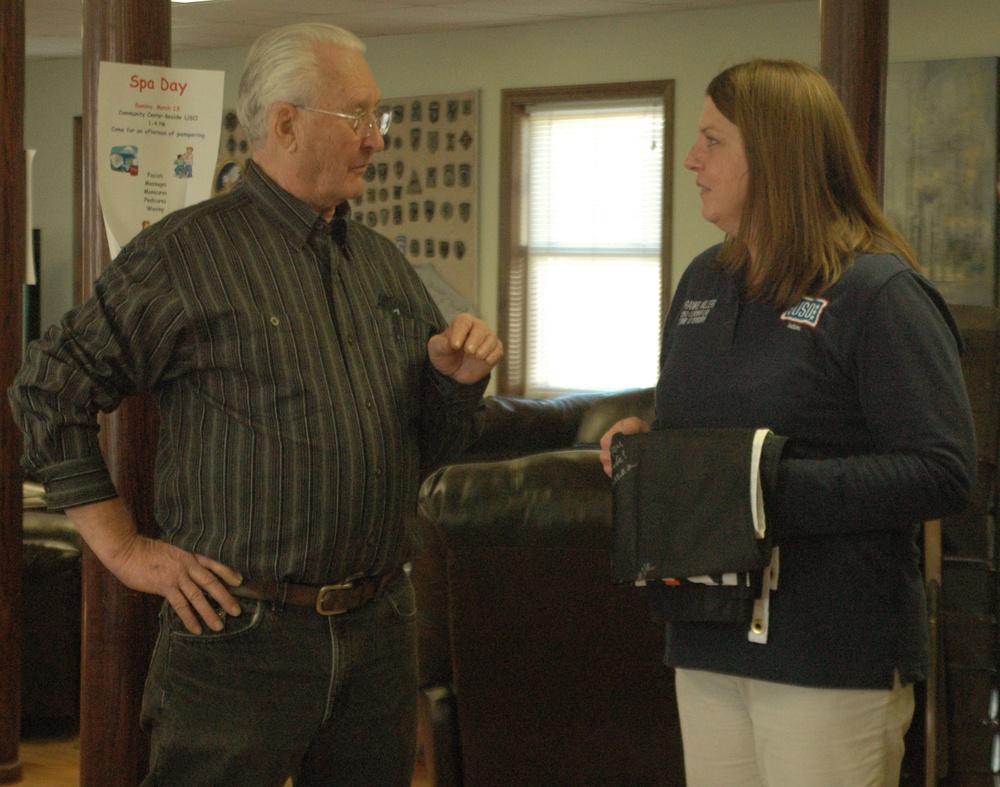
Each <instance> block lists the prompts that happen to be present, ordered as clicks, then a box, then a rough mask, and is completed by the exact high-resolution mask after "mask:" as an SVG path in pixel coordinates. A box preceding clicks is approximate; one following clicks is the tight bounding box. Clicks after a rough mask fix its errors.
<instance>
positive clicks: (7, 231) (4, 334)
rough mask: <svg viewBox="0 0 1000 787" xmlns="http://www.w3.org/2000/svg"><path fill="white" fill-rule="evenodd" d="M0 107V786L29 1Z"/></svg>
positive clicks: (12, 667) (12, 40)
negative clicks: (12, 387) (9, 397)
mask: <svg viewBox="0 0 1000 787" xmlns="http://www.w3.org/2000/svg"><path fill="white" fill-rule="evenodd" d="M0 107H2V108H3V109H2V111H0V173H3V174H2V176H0V347H2V348H3V350H2V351H0V782H13V781H19V780H20V778H21V763H20V759H19V755H18V740H19V739H20V737H21V650H22V642H23V618H22V614H21V611H22V608H23V601H22V591H21V572H22V562H21V550H22V546H21V507H22V497H21V450H22V449H21V435H20V432H19V431H18V430H17V427H15V426H14V421H13V419H12V418H11V415H10V408H9V407H8V406H7V396H6V392H7V389H8V388H9V387H10V384H11V382H12V381H13V379H14V375H15V374H17V370H18V368H19V367H20V366H21V342H22V337H23V336H24V333H23V330H24V329H23V323H24V314H23V311H22V306H21V304H22V296H23V292H24V290H23V287H24V267H25V266H24V256H25V237H26V235H25V233H26V228H25V221H26V213H25V203H24V200H25V194H26V189H25V180H24V178H25V166H24V0H4V2H3V3H0Z"/></svg>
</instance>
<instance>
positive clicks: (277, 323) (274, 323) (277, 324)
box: [268, 314, 281, 328]
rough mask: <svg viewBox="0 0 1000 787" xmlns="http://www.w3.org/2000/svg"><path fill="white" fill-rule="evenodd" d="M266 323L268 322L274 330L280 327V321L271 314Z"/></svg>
mask: <svg viewBox="0 0 1000 787" xmlns="http://www.w3.org/2000/svg"><path fill="white" fill-rule="evenodd" d="M268 322H270V323H271V325H273V326H274V327H275V328H277V327H278V326H279V325H281V320H279V319H278V318H277V317H275V316H274V315H273V314H272V315H271V319H270V320H269V321H268Z"/></svg>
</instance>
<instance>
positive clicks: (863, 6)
mask: <svg viewBox="0 0 1000 787" xmlns="http://www.w3.org/2000/svg"><path fill="white" fill-rule="evenodd" d="M820 17H821V18H820V29H821V39H820V67H821V70H822V71H823V74H824V75H825V76H826V78H827V79H829V80H830V82H832V83H833V86H834V87H835V88H836V89H837V93H838V94H839V95H840V100H841V101H843V103H844V106H845V107H846V109H847V114H848V116H849V117H850V118H851V122H852V123H853V124H854V130H855V131H856V132H857V134H858V138H859V139H860V140H861V147H862V150H863V151H864V153H865V158H866V160H867V161H868V168H869V169H870V170H871V173H872V178H873V179H874V183H875V189H876V192H877V193H878V195H879V198H880V199H881V196H882V180H883V175H884V173H883V160H884V158H885V81H886V69H887V67H888V63H889V0H821V2H820Z"/></svg>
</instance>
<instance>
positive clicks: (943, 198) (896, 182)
mask: <svg viewBox="0 0 1000 787" xmlns="http://www.w3.org/2000/svg"><path fill="white" fill-rule="evenodd" d="M997 69H998V58H996V57H983V58H967V59H961V60H931V61H922V62H914V63H890V64H889V67H888V79H887V83H886V144H885V196H884V204H885V210H886V213H887V215H888V216H889V220H890V221H892V223H893V224H894V225H895V226H896V227H898V228H899V229H900V230H901V231H902V232H903V234H904V235H905V236H906V238H907V240H909V242H910V243H911V244H912V245H913V247H914V249H915V250H916V253H917V261H918V262H919V263H920V266H921V269H922V270H923V272H924V274H925V275H926V276H927V277H928V278H929V279H931V280H932V281H933V282H934V284H935V285H936V286H937V287H938V289H939V290H940V291H941V293H942V294H943V295H944V297H945V300H947V301H948V302H949V303H955V304H971V305H985V306H992V305H995V304H996V303H997V252H998V245H997V204H998V198H1000V191H998V189H1000V177H998V174H1000V173H998V168H997V149H998V147H997V146H998V138H997V110H998V106H997V89H998V88H997V86H998V70H997Z"/></svg>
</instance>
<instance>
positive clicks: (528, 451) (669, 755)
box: [411, 389, 684, 787]
mask: <svg viewBox="0 0 1000 787" xmlns="http://www.w3.org/2000/svg"><path fill="white" fill-rule="evenodd" d="M652 406H653V394H652V390H651V389H641V390H631V391H623V392H616V393H612V394H583V395H573V396H565V397H561V398H557V399H550V400H532V399H519V398H512V397H492V398H490V399H488V400H487V417H486V429H485V431H484V434H483V435H482V437H481V439H480V440H479V441H478V442H477V443H476V444H475V445H474V446H472V448H471V449H470V450H469V452H468V454H467V456H466V457H465V458H464V459H465V460H467V461H463V462H462V463H459V464H455V465H451V466H448V467H444V468H441V469H439V470H437V471H436V472H435V473H433V474H432V475H431V476H429V477H428V478H427V479H426V481H425V483H424V485H423V487H422V490H421V495H420V504H419V511H420V518H419V519H420V527H421V529H422V535H423V538H424V547H423V550H422V551H421V553H420V555H419V556H418V557H417V559H416V560H415V561H414V562H413V565H412V571H411V576H412V578H413V581H414V586H415V588H416V592H417V603H418V606H417V609H418V637H419V640H418V653H419V663H420V679H421V684H422V690H423V697H422V731H423V732H422V737H423V741H422V743H423V746H424V752H425V759H426V760H427V762H428V766H429V770H430V772H431V775H432V777H433V778H434V782H435V783H436V784H438V785H458V784H466V785H475V787H483V786H484V785H512V784H518V785H546V786H547V787H548V786H550V785H585V784H593V785H602V786H605V785H639V784H641V785H681V784H683V783H684V777H683V764H682V757H681V744H680V732H679V725H678V721H677V711H676V702H675V697H674V689H673V675H672V672H671V671H670V670H668V669H667V668H666V667H665V666H663V663H662V656H663V647H664V643H663V627H662V625H661V624H658V623H655V622H653V620H652V619H651V616H650V611H649V606H648V604H647V602H646V600H645V598H644V596H643V593H642V591H640V590H639V589H636V588H631V587H615V586H614V585H612V583H611V580H610V566H611V490H610V482H609V480H608V478H607V477H606V476H605V475H604V473H603V470H602V469H601V466H600V462H599V460H598V449H597V443H598V441H599V440H600V437H601V435H602V434H603V433H604V432H605V431H606V429H607V428H608V427H609V426H610V425H611V424H613V423H614V422H615V421H616V420H618V419H620V418H622V417H624V416H627V415H640V416H642V417H644V418H646V419H647V420H650V421H651V420H652Z"/></svg>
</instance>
